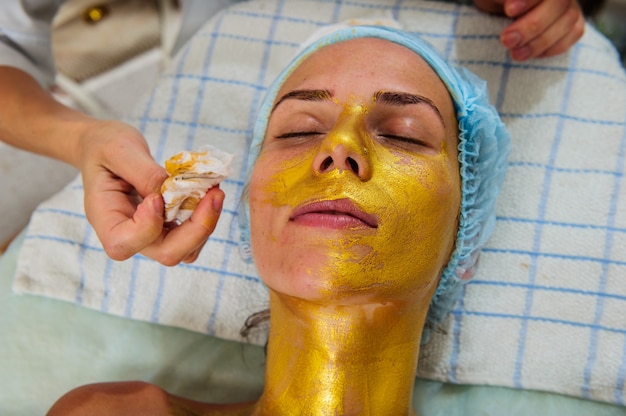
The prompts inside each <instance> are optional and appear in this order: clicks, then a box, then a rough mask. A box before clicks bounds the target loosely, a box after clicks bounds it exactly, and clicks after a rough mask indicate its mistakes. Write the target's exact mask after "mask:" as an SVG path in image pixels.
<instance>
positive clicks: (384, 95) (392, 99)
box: [374, 91, 445, 125]
mask: <svg viewBox="0 0 626 416" xmlns="http://www.w3.org/2000/svg"><path fill="white" fill-rule="evenodd" d="M374 102H376V103H382V104H389V105H398V106H403V105H414V104H426V105H428V106H429V107H430V108H432V109H433V111H434V112H435V113H437V116H438V117H439V120H440V121H441V123H442V124H444V125H445V123H444V121H443V116H442V115H441V111H439V108H437V106H436V105H435V103H434V102H433V101H432V100H431V99H430V98H427V97H424V96H423V95H417V94H411V93H408V92H395V91H378V92H376V93H375V94H374Z"/></svg>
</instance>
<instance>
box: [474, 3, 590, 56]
mask: <svg viewBox="0 0 626 416" xmlns="http://www.w3.org/2000/svg"><path fill="white" fill-rule="evenodd" d="M474 5H475V6H476V7H477V8H478V9H479V10H482V11H484V12H486V13H491V14H499V15H505V16H508V17H510V18H511V19H513V23H511V24H510V25H509V26H507V27H506V28H505V29H504V30H503V31H502V33H501V35H500V41H501V43H502V44H503V45H504V47H505V48H507V49H508V50H509V53H510V54H511V57H512V58H513V59H514V60H516V61H525V60H528V59H532V58H545V57H550V56H555V55H559V54H561V53H563V52H566V51H567V50H568V49H569V48H570V47H572V46H573V45H574V44H575V43H576V42H577V41H578V40H579V39H580V38H581V37H582V35H583V33H584V30H585V19H584V15H583V12H582V9H581V7H580V5H579V4H578V2H577V0H474Z"/></svg>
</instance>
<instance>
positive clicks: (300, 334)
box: [254, 291, 428, 415]
mask: <svg viewBox="0 0 626 416" xmlns="http://www.w3.org/2000/svg"><path fill="white" fill-rule="evenodd" d="M427 308H428V303H427V302H426V304H425V305H424V302H419V301H418V302H414V303H409V302H404V303H402V304H400V303H391V302H389V303H387V304H384V305H383V304H369V305H356V306H355V305H347V306H327V305H319V304H313V303H310V302H307V301H304V300H301V299H295V298H292V297H288V296H284V295H280V294H277V293H275V292H273V291H270V310H271V318H270V328H271V329H270V338H269V342H268V351H267V368H266V376H265V377H266V378H265V390H264V392H263V396H262V397H261V399H260V400H259V402H258V403H257V406H256V409H255V413H254V414H255V415H301V414H319V415H335V414H341V415H412V414H414V412H413V410H412V393H413V385H414V382H415V370H416V368H417V359H418V355H419V347H420V338H421V328H422V327H423V323H424V319H425V315H426V311H427Z"/></svg>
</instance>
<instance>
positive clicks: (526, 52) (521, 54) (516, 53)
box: [511, 46, 531, 61]
mask: <svg viewBox="0 0 626 416" xmlns="http://www.w3.org/2000/svg"><path fill="white" fill-rule="evenodd" d="M530 54H531V50H530V48H529V47H528V46H522V47H521V48H517V49H513V50H512V51H511V56H512V57H513V59H515V60H516V61H525V60H526V59H528V58H530Z"/></svg>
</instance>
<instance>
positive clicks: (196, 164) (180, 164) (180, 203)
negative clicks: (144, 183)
mask: <svg viewBox="0 0 626 416" xmlns="http://www.w3.org/2000/svg"><path fill="white" fill-rule="evenodd" d="M232 160H233V155H232V154H230V153H227V152H223V151H221V150H219V149H217V148H215V147H213V146H210V145H207V146H202V147H200V148H199V149H198V150H196V151H187V150H185V151H182V152H179V153H176V154H175V155H174V156H172V157H170V158H169V159H168V160H166V161H165V170H166V171H167V173H168V174H169V178H167V179H166V180H165V182H163V185H161V195H163V202H164V204H165V222H166V223H172V224H180V223H182V222H184V221H185V220H187V219H189V217H191V214H192V213H193V210H194V209H195V208H196V205H198V202H200V200H201V199H202V198H203V197H204V195H206V193H207V191H208V190H209V189H211V188H212V187H214V186H216V185H218V184H219V183H220V182H222V181H223V180H224V179H226V177H228V176H229V175H231V173H232V172H231V167H230V165H231V163H232Z"/></svg>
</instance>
